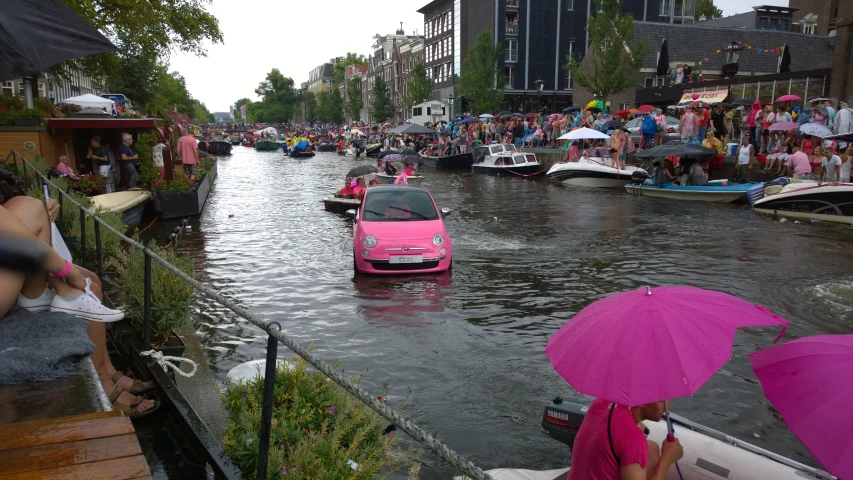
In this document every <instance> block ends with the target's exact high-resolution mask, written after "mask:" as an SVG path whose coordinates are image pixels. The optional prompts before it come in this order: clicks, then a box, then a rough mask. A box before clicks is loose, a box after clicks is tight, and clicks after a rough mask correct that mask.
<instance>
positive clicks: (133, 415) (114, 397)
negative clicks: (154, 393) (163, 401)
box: [109, 386, 160, 420]
mask: <svg viewBox="0 0 853 480" xmlns="http://www.w3.org/2000/svg"><path fill="white" fill-rule="evenodd" d="M123 391H124V390H122V389H121V387H119V386H116V388H115V389H114V390H113V392H112V393H111V394H110V397H109V398H110V401H111V402H112V405H113V408H114V409H116V410H118V411H120V412H121V413H122V414H124V415H125V416H126V417H128V418H130V419H131V420H135V419H137V418H142V417H147V416H148V415H151V414H152V413H154V412H156V411H157V410H159V409H160V401H159V400H154V406H153V407H151V408H149V409H148V410H145V411H144V412H140V411H139V410H137V408H136V407H138V406H139V404H140V403H142V401H143V400H147V399H146V398H145V397H134V399H133V402H131V404H130V405H125V404H123V403H120V402H119V401H118V397H119V395H121V393H122V392H123Z"/></svg>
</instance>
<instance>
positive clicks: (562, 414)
mask: <svg viewBox="0 0 853 480" xmlns="http://www.w3.org/2000/svg"><path fill="white" fill-rule="evenodd" d="M588 409H589V407H588V406H586V405H580V404H577V403H571V402H564V401H563V399H562V398H561V397H560V396H556V397H554V400H553V402H551V404H550V405H547V406H546V407H545V413H543V414H542V428H544V429H545V431H547V432H548V436H550V437H551V438H553V439H554V440H557V441H558V442H561V443H565V444H566V445H568V446H569V448H572V447H573V446H574V444H575V437H577V436H578V430H580V428H581V423H583V419H584V417H585V416H586V411H587V410H588Z"/></svg>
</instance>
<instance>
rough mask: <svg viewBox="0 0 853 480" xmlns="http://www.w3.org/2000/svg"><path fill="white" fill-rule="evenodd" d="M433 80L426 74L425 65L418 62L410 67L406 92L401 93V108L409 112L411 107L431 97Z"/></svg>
mask: <svg viewBox="0 0 853 480" xmlns="http://www.w3.org/2000/svg"><path fill="white" fill-rule="evenodd" d="M433 86H434V85H433V81H432V79H431V78H429V75H427V71H426V67H424V64H423V63H419V64H417V65H415V66H414V67H412V73H411V76H410V77H409V83H408V85H407V90H408V92H407V93H406V94H405V95H403V108H404V109H405V110H406V111H407V112H411V110H412V107H413V106H415V105H417V104H419V103H422V102H425V101H427V99H429V98H432V89H433Z"/></svg>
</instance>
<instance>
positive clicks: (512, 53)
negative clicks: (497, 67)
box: [504, 50, 518, 63]
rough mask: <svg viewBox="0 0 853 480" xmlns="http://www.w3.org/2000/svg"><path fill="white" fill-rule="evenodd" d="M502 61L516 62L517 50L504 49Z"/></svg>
mask: <svg viewBox="0 0 853 480" xmlns="http://www.w3.org/2000/svg"><path fill="white" fill-rule="evenodd" d="M504 61H507V62H511V63H515V62H518V50H505V51H504Z"/></svg>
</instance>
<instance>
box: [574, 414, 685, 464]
mask: <svg viewBox="0 0 853 480" xmlns="http://www.w3.org/2000/svg"><path fill="white" fill-rule="evenodd" d="M663 414H664V402H655V403H649V404H647V405H641V406H638V407H630V408H629V407H625V406H623V405H617V404H615V403H611V402H608V401H606V400H595V401H593V402H592V405H590V406H589V411H587V413H586V416H585V417H584V420H583V423H582V424H581V428H580V430H579V431H578V436H577V437H576V438H575V443H574V447H573V448H572V468H570V469H569V477H568V480H645V479H647V478H648V479H651V480H663V479H664V478H666V474H667V472H668V471H669V469H670V467H672V465H673V464H674V463H675V462H677V461H678V460H679V459H680V458H681V457H682V456H683V455H684V449H683V448H682V447H681V443H680V442H679V441H678V439H675V440H674V441H672V442H663V449H662V450H661V448H660V447H659V446H658V444H657V443H655V442H653V441H651V440H647V439H646V435H645V433H644V432H643V427H642V423H641V422H643V421H644V420H648V421H652V422H658V421H660V420H661V418H662V417H663Z"/></svg>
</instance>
